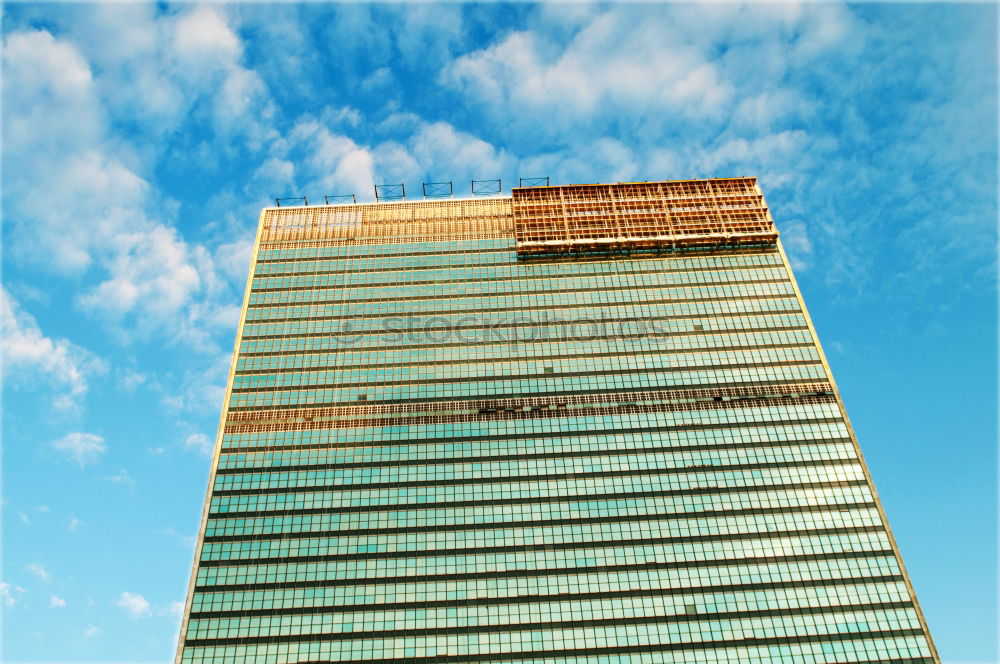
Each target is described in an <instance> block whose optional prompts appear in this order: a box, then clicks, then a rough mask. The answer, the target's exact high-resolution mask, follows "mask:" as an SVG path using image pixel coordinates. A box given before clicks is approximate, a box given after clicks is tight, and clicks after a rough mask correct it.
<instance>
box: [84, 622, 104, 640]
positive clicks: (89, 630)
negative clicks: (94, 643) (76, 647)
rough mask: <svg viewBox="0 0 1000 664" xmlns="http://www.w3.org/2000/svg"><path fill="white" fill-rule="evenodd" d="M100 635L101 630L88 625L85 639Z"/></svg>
mask: <svg viewBox="0 0 1000 664" xmlns="http://www.w3.org/2000/svg"><path fill="white" fill-rule="evenodd" d="M100 634H101V628H100V627H96V626H94V625H87V627H86V628H85V629H84V630H83V638H85V639H92V638H94V637H95V636H99V635H100Z"/></svg>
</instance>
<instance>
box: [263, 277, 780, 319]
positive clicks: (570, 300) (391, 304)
mask: <svg viewBox="0 0 1000 664" xmlns="http://www.w3.org/2000/svg"><path fill="white" fill-rule="evenodd" d="M430 294H431V293H427V295H430ZM337 295H339V296H340V297H338V298H336V299H335V300H334V301H332V302H330V301H328V300H330V299H331V297H330V294H328V293H323V294H320V297H321V298H322V301H321V302H317V303H315V304H292V303H288V304H284V303H282V304H275V305H258V306H255V307H252V308H250V309H248V310H247V315H246V320H247V321H248V322H249V321H267V320H288V319H297V320H306V319H311V318H335V317H353V316H381V315H386V314H398V315H401V316H402V315H406V316H409V315H410V314H415V313H424V314H431V313H451V312H454V311H460V312H468V313H479V312H485V311H491V310H495V309H499V310H502V311H517V310H519V309H531V308H554V307H560V308H563V307H568V306H579V305H590V306H591V307H593V306H595V305H600V306H601V307H603V306H604V305H607V306H609V307H610V306H629V305H632V306H639V305H641V304H642V303H647V302H666V301H686V300H689V301H692V302H699V301H714V300H720V299H734V298H747V297H771V296H775V295H794V290H793V289H792V286H791V284H788V283H769V282H768V283H755V284H740V285H722V286H684V287H682V286H674V287H663V286H660V287H652V288H638V287H634V288H618V289H613V290H578V289H574V290H563V291H545V292H542V293H516V294H501V293H492V292H489V291H484V290H483V289H482V288H481V287H480V288H479V289H478V290H476V291H474V292H473V293H453V294H448V295H441V296H440V297H437V298H433V299H431V298H426V299H425V298H421V299H409V298H406V297H405V296H407V295H408V296H411V297H412V296H413V290H412V287H411V288H410V289H387V288H381V289H372V290H371V291H365V290H362V291H361V292H355V293H340V292H338V293H337ZM349 295H353V296H356V297H352V298H350V299H348V296H349ZM366 296H367V297H366ZM399 298H402V299H399Z"/></svg>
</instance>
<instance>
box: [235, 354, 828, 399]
mask: <svg viewBox="0 0 1000 664" xmlns="http://www.w3.org/2000/svg"><path fill="white" fill-rule="evenodd" d="M815 364H821V362H820V359H819V357H818V356H817V357H816V358H815V359H806V360H789V361H782V362H774V361H771V362H745V363H739V364H690V365H684V366H676V367H669V368H665V367H649V368H642V369H632V368H629V369H604V370H601V371H561V372H558V373H556V372H553V373H551V374H542V375H540V374H537V373H532V374H509V375H507V374H504V375H497V376H455V377H451V378H424V379H419V380H374V381H366V382H358V383H343V382H329V383H316V384H309V383H306V384H301V385H294V386H286V385H282V386H276V387H241V388H233V390H232V391H233V393H234V394H249V393H253V392H273V393H280V392H285V391H290V390H294V389H304V388H308V389H347V388H358V387H362V386H364V387H382V386H388V385H438V384H447V383H456V382H458V383H463V384H465V383H486V382H490V381H496V380H538V379H540V378H549V379H555V378H571V377H577V376H619V375H623V374H629V375H632V374H638V373H673V372H681V371H718V370H720V369H732V368H737V369H745V368H759V367H794V366H804V365H815ZM307 373H308V372H307Z"/></svg>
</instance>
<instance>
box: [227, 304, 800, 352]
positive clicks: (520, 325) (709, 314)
mask: <svg viewBox="0 0 1000 664" xmlns="http://www.w3.org/2000/svg"><path fill="white" fill-rule="evenodd" d="M747 318H766V319H769V320H771V322H773V319H782V318H787V319H792V318H794V319H795V320H794V325H792V324H790V325H789V328H790V327H795V328H796V329H800V328H801V327H802V326H803V325H804V324H805V317H804V316H802V310H801V309H798V308H797V307H791V308H789V309H784V310H773V311H772V310H757V311H743V312H726V311H706V312H698V313H690V314H671V315H669V316H666V315H659V316H621V317H618V318H615V319H614V322H616V323H649V322H662V323H664V324H670V323H677V322H682V323H683V322H686V321H696V320H702V319H704V320H705V321H713V322H718V321H720V320H722V321H726V320H730V319H731V320H733V321H738V322H741V323H742V322H745V319H747ZM572 324H573V321H572V320H562V321H559V320H552V321H548V322H546V321H531V320H518V321H514V322H503V321H501V322H498V323H490V324H476V325H448V326H440V327H423V328H421V330H420V331H422V332H435V331H441V330H454V331H458V330H491V331H494V334H498V333H496V332H495V331H498V330H517V329H534V328H544V327H552V328H556V329H560V330H565V329H566V328H568V327H570V326H571V325H572ZM248 325H257V326H267V325H269V323H250V324H248ZM715 329H717V330H718V331H747V332H751V331H755V330H757V329H760V328H752V327H740V328H721V327H719V328H715ZM767 329H788V328H767ZM706 331H709V332H710V331H711V330H695V329H691V330H687V329H685V330H677V331H672V330H665V331H659V332H658V331H651V332H650V336H658V335H662V336H669V335H671V334H704V333H705V332H706ZM404 332H406V330H405V329H403V330H399V331H396V330H388V331H387V330H379V329H363V328H358V329H351V330H326V331H322V332H320V331H316V332H282V333H281V334H260V333H255V332H254V330H252V329H250V330H248V329H244V332H243V336H242V337H241V345H242V344H249V343H255V342H260V341H261V340H268V339H281V340H282V341H285V340H288V339H301V338H310V337H315V336H322V337H324V338H326V337H338V336H340V337H344V336H347V337H355V336H357V337H364V336H375V335H379V334H393V335H399V334H402V333H404ZM601 336H603V337H604V338H614V336H613V335H612V336H610V337H608V336H606V335H595V336H594V337H588V338H601ZM550 338H556V339H559V340H566V339H572V337H567V336H566V335H565V334H564V335H562V336H559V337H550ZM531 340H532V339H531V338H523V337H518V338H517V339H516V341H517V342H518V343H522V342H524V341H531ZM498 341H504V339H503V337H497V339H496V340H491V341H487V342H482V343H497V342H498ZM466 343H468V344H470V345H471V344H476V343H480V342H478V341H476V340H475V339H470V340H468V341H462V342H461V344H463V345H464V344H466Z"/></svg>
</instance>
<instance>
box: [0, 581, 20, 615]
mask: <svg viewBox="0 0 1000 664" xmlns="http://www.w3.org/2000/svg"><path fill="white" fill-rule="evenodd" d="M24 592H25V590H24V588H22V587H21V586H15V585H12V584H10V583H7V582H6V581H0V599H3V604H4V606H6V607H7V608H8V609H9V608H12V607H13V606H14V605H15V604H17V603H18V602H19V601H20V599H21V597H20V596H21V595H23V594H24Z"/></svg>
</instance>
